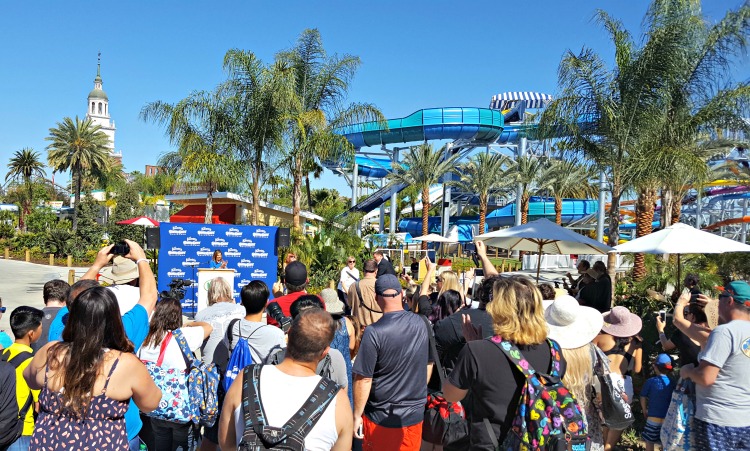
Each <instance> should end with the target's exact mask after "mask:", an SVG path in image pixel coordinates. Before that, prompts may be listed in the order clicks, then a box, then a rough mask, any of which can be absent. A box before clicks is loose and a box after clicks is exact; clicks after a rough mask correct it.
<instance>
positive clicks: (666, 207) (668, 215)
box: [659, 187, 674, 229]
mask: <svg viewBox="0 0 750 451" xmlns="http://www.w3.org/2000/svg"><path fill="white" fill-rule="evenodd" d="M673 206H674V192H673V191H672V190H671V189H669V188H666V187H665V188H662V190H661V215H660V218H661V219H660V220H659V223H660V225H661V228H662V229H663V228H665V227H669V226H671V225H672V208H673Z"/></svg>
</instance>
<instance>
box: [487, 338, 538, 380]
mask: <svg viewBox="0 0 750 451" xmlns="http://www.w3.org/2000/svg"><path fill="white" fill-rule="evenodd" d="M488 340H490V342H492V343H494V344H495V346H497V347H498V348H500V350H501V351H502V352H503V354H505V356H506V357H508V360H510V362H511V363H512V364H513V365H515V367H516V368H518V371H520V372H521V373H522V374H523V375H524V376H526V379H528V378H530V377H531V376H532V375H533V374H534V373H536V370H535V369H534V367H532V366H531V363H529V361H528V360H526V359H525V358H524V356H523V354H521V351H520V350H519V349H518V347H517V346H516V345H514V344H513V343H511V342H509V341H507V340H503V339H502V338H501V337H499V336H497V335H495V336H494V337H490V338H488ZM522 362H525V363H522Z"/></svg>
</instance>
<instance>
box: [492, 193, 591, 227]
mask: <svg viewBox="0 0 750 451" xmlns="http://www.w3.org/2000/svg"><path fill="white" fill-rule="evenodd" d="M562 207H563V208H562V222H563V224H568V223H570V222H572V221H575V220H577V219H581V218H583V217H585V216H588V215H591V214H596V212H597V209H598V207H599V202H598V201H596V200H588V199H563V205H562ZM515 217H516V203H515V202H511V203H509V204H508V205H506V206H504V207H501V208H498V209H497V210H494V211H493V212H492V213H490V214H488V215H487V218H486V221H487V226H488V227H490V228H493V229H494V228H497V227H506V226H512V225H514V224H515ZM539 218H547V219H549V220H551V221H554V220H555V201H554V199H552V198H545V197H537V196H532V197H531V198H530V199H529V222H531V221H534V220H536V219H539Z"/></svg>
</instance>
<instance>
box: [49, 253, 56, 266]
mask: <svg viewBox="0 0 750 451" xmlns="http://www.w3.org/2000/svg"><path fill="white" fill-rule="evenodd" d="M49 265H50V266H55V254H49Z"/></svg>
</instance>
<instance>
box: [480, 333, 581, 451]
mask: <svg viewBox="0 0 750 451" xmlns="http://www.w3.org/2000/svg"><path fill="white" fill-rule="evenodd" d="M489 340H490V341H491V342H492V343H494V344H495V345H496V346H497V347H498V348H500V350H502V351H503V354H505V355H506V356H507V357H508V359H509V360H510V361H511V363H513V364H514V365H515V366H516V368H518V370H519V371H520V372H521V373H523V375H524V376H526V383H525V384H524V386H523V389H522V390H521V399H520V400H519V404H518V410H517V411H516V415H515V417H514V419H513V423H512V425H511V430H510V431H509V432H508V436H507V437H506V439H505V441H504V442H503V444H502V446H501V447H500V448H499V449H501V450H503V451H505V450H508V451H511V450H524V451H536V450H554V451H563V450H571V451H587V450H589V449H590V448H591V440H590V438H589V436H588V434H587V432H586V425H585V423H584V421H583V414H582V411H581V408H580V406H579V405H578V402H577V401H576V400H575V398H574V397H573V394H572V393H570V391H569V390H568V389H567V388H565V386H564V385H563V384H562V382H561V381H560V361H561V359H562V352H561V350H560V345H559V344H557V342H555V341H554V340H547V342H548V343H549V348H550V351H551V353H552V364H551V371H550V374H544V373H539V372H537V371H536V370H534V368H533V367H532V366H531V364H530V363H529V361H528V360H526V359H525V358H524V356H523V354H521V351H519V350H518V348H517V347H516V345H514V344H513V343H510V342H509V341H505V340H503V339H502V338H500V337H498V336H494V337H492V338H489ZM490 437H493V438H494V437H495V435H494V433H492V434H490ZM495 447H496V448H497V445H495Z"/></svg>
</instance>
